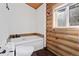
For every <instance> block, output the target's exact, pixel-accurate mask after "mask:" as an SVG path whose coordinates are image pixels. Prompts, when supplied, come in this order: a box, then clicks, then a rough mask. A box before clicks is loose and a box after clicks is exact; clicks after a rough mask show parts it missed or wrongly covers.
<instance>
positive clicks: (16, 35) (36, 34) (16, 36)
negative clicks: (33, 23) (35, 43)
mask: <svg viewBox="0 0 79 59" xmlns="http://www.w3.org/2000/svg"><path fill="white" fill-rule="evenodd" d="M22 36H40V37H44V35H43V34H40V33H23V34H11V35H10V36H9V38H18V37H22Z"/></svg>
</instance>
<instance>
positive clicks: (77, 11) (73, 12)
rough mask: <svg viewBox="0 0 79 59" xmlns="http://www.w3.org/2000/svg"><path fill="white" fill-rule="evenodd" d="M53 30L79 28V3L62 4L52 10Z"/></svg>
mask: <svg viewBox="0 0 79 59" xmlns="http://www.w3.org/2000/svg"><path fill="white" fill-rule="evenodd" d="M53 13H54V17H53V18H54V19H53V20H54V21H53V22H54V23H53V25H54V26H53V27H55V28H69V27H71V28H72V27H79V3H75V4H73V3H70V4H63V5H61V6H59V7H57V8H55V9H54V10H53Z"/></svg>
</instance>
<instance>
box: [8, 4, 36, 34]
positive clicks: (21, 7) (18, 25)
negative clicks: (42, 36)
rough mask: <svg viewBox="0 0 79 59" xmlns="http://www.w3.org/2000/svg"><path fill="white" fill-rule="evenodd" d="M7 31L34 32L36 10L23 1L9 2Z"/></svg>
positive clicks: (11, 32)
mask: <svg viewBox="0 0 79 59" xmlns="http://www.w3.org/2000/svg"><path fill="white" fill-rule="evenodd" d="M9 8H10V11H9V13H8V14H9V16H8V18H9V28H10V29H9V31H10V34H13V33H27V32H36V31H37V28H36V25H37V24H36V10H35V9H33V8H31V7H30V6H28V5H26V4H24V3H18V4H14V3H13V4H9Z"/></svg>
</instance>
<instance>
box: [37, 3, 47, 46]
mask: <svg viewBox="0 0 79 59" xmlns="http://www.w3.org/2000/svg"><path fill="white" fill-rule="evenodd" d="M37 16H38V18H37V28H38V30H37V32H38V33H41V34H44V46H46V4H43V5H41V6H40V7H39V8H38V9H37Z"/></svg>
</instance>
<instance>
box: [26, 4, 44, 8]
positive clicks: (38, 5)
mask: <svg viewBox="0 0 79 59" xmlns="http://www.w3.org/2000/svg"><path fill="white" fill-rule="evenodd" d="M26 4H27V5H29V6H31V7H32V8H34V9H37V8H39V7H40V6H41V5H42V4H43V3H26Z"/></svg>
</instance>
